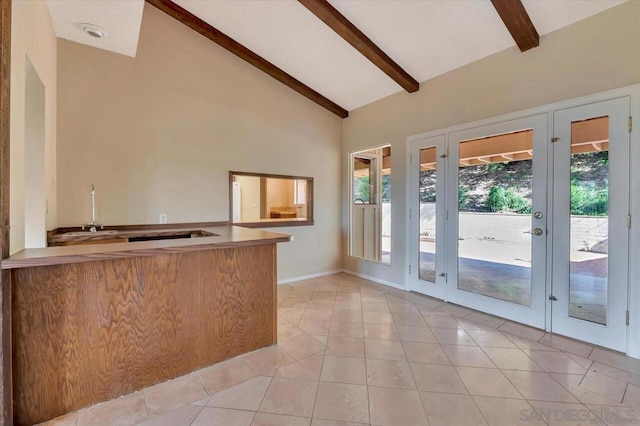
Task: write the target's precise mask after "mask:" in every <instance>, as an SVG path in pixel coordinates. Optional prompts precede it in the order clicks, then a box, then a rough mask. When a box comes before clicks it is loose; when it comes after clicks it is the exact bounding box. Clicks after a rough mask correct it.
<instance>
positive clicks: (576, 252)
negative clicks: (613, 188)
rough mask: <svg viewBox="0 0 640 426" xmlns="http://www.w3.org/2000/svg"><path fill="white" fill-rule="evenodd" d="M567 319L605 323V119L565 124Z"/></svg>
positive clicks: (606, 214) (606, 118)
mask: <svg viewBox="0 0 640 426" xmlns="http://www.w3.org/2000/svg"><path fill="white" fill-rule="evenodd" d="M570 185H571V188H570V194H571V234H570V238H571V239H570V249H569V250H570V255H569V262H570V271H571V272H570V276H569V315H570V316H572V317H574V318H579V319H583V320H587V321H592V322H596V323H600V324H606V322H607V257H608V251H609V250H608V242H609V241H608V237H609V233H608V231H609V221H608V213H609V117H598V118H594V119H590V120H584V121H574V122H572V123H571V183H570Z"/></svg>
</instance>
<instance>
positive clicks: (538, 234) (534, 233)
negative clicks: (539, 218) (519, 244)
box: [533, 228, 544, 237]
mask: <svg viewBox="0 0 640 426" xmlns="http://www.w3.org/2000/svg"><path fill="white" fill-rule="evenodd" d="M542 234H544V231H543V230H542V229H540V228H535V229H534V230H533V235H535V236H537V237H539V236H540V235H542Z"/></svg>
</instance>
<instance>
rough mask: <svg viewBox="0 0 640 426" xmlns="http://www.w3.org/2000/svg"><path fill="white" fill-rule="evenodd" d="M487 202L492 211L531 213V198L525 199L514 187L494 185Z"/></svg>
mask: <svg viewBox="0 0 640 426" xmlns="http://www.w3.org/2000/svg"><path fill="white" fill-rule="evenodd" d="M485 204H486V206H487V207H489V208H490V209H491V211H492V212H505V211H509V212H515V213H522V214H529V213H531V200H527V199H525V198H524V197H523V196H522V195H520V194H518V193H517V192H516V190H515V189H514V188H507V189H505V188H503V187H502V186H494V187H492V188H491V189H490V190H489V195H488V196H487V200H486V201H485Z"/></svg>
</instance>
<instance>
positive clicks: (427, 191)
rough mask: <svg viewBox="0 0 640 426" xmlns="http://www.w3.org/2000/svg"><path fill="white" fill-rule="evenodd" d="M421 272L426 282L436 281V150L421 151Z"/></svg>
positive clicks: (421, 276)
mask: <svg viewBox="0 0 640 426" xmlns="http://www.w3.org/2000/svg"><path fill="white" fill-rule="evenodd" d="M419 180H420V182H419V185H418V187H419V190H420V197H419V200H420V272H419V274H418V276H419V278H420V279H421V280H424V281H430V282H435V281H436V148H435V147H431V148H424V149H421V150H420V175H419Z"/></svg>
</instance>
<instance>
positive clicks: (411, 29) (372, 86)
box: [48, 0, 626, 110]
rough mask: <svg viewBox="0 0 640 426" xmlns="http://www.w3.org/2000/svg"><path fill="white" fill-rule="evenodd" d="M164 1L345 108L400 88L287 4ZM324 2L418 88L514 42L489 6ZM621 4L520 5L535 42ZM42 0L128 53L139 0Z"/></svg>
mask: <svg viewBox="0 0 640 426" xmlns="http://www.w3.org/2000/svg"><path fill="white" fill-rule="evenodd" d="M174 1H175V2H176V3H177V4H179V5H180V6H182V7H183V8H185V9H187V10H188V11H190V12H191V13H193V14H195V15H197V16H198V17H200V18H201V19H203V20H204V21H206V22H208V23H209V24H211V25H212V26H214V27H216V28H217V29H219V30H220V31H222V32H223V33H225V34H227V35H228V36H230V37H231V38H233V39H235V40H236V41H238V42H239V43H241V44H243V45H244V46H246V47H247V48H249V49H251V50H253V51H254V52H255V53H257V54H258V55H260V56H262V57H264V58H265V59H267V60H268V61H270V62H272V63H273V64H274V65H276V66H277V67H279V68H281V69H283V70H284V71H286V72H287V73H289V74H291V75H292V76H293V77H295V78H296V79H298V80H300V81H301V82H303V83H304V84H306V85H308V86H310V87H311V88H312V89H314V90H316V91H318V92H319V93H321V94H322V95H324V96H325V97H327V98H329V99H331V100H332V101H334V102H336V103H337V104H338V105H340V106H342V107H343V108H346V109H347V110H353V109H355V108H358V107H360V106H362V105H366V104H368V103H370V102H373V101H376V100H378V99H380V98H383V97H385V96H388V95H391V94H393V93H396V92H399V91H401V90H402V88H401V87H400V86H398V85H397V84H396V83H395V82H394V81H393V80H391V79H390V78H389V77H388V76H386V75H385V74H384V73H383V72H382V71H380V70H379V69H378V68H377V67H376V66H375V65H373V64H372V63H371V62H369V61H368V60H367V59H366V58H365V57H364V56H362V55H361V54H360V53H359V52H358V51H356V50H355V49H354V48H353V47H351V46H350V45H349V44H348V43H347V42H345V41H344V40H343V39H342V38H340V37H339V36H338V35H337V34H336V33H334V32H333V30H331V29H330V28H329V27H327V26H326V25H325V24H324V23H323V22H322V21H320V20H319V19H318V18H316V17H315V16H314V15H313V14H312V13H311V12H309V11H308V10H307V9H306V8H304V7H303V6H302V5H301V4H299V3H298V2H297V1H295V0H269V1H265V0H208V1H204V0H174ZM329 1H330V2H331V4H332V5H333V6H334V7H335V8H336V9H338V11H340V12H341V13H342V14H343V15H345V16H346V17H347V19H349V20H350V21H351V22H353V23H354V24H355V25H356V26H357V27H358V28H359V29H360V30H362V31H363V32H364V33H365V34H366V35H367V36H368V37H369V38H370V39H371V40H372V41H373V42H374V43H376V44H377V45H378V46H379V47H380V48H381V49H382V50H383V51H384V52H385V53H387V54H388V55H389V56H390V57H391V58H392V59H394V60H395V61H396V62H397V63H398V64H399V65H400V66H401V67H402V68H404V69H405V70H406V71H407V72H408V73H409V74H410V75H411V76H412V77H413V78H415V79H416V80H418V81H420V82H422V81H425V80H428V79H430V78H433V77H435V76H437V75H440V74H443V73H445V72H447V71H450V70H453V69H455V68H458V67H460V66H463V65H465V64H468V63H470V62H473V61H476V60H478V59H481V58H484V57H486V56H489V55H491V54H493V53H496V52H499V51H501V50H504V49H506V48H509V47H512V46H514V45H515V43H514V41H513V39H512V38H511V35H510V34H509V33H508V31H507V29H506V28H505V26H504V24H503V23H502V21H501V20H500V18H499V16H498V15H497V13H496V11H495V9H494V8H493V6H492V4H491V2H490V1H489V0H329ZM625 1H626V0H523V4H524V6H525V8H526V9H527V12H528V13H529V16H530V17H531V20H532V21H533V23H534V25H535V26H536V29H537V30H538V32H539V33H540V35H541V36H542V35H545V34H548V33H550V32H551V31H554V30H557V29H559V28H562V27H564V26H567V25H570V24H572V23H574V22H576V21H579V20H582V19H584V18H587V17H589V16H591V15H595V14H596V13H599V12H602V11H603V10H605V9H608V8H610V7H613V6H616V5H618V4H620V3H624V2H625ZM48 3H49V7H50V10H51V14H52V17H53V19H54V26H55V28H56V33H57V35H58V36H59V37H63V38H68V39H71V40H74V41H78V42H84V43H86V44H91V45H94V46H96V47H103V48H106V49H109V50H114V51H117V52H119V53H125V54H129V55H133V54H135V44H137V39H138V30H139V29H136V30H135V31H133V30H132V28H131V27H132V26H133V25H134V23H135V22H138V26H139V17H140V15H141V8H142V3H143V2H142V0H82V1H78V0H48ZM91 9H93V11H91ZM91 19H94V21H92V20H91ZM108 19H114V20H113V21H108ZM56 20H58V21H64V22H58V23H56ZM87 21H88V22H91V23H95V24H98V25H100V26H102V27H103V28H105V29H106V30H107V31H109V33H110V36H109V38H107V39H103V40H97V39H92V38H91V37H89V36H87V35H86V34H82V33H81V34H77V33H78V32H79V31H80V30H77V27H75V30H74V29H73V28H74V27H73V25H74V23H78V22H87ZM59 28H60V29H59ZM121 32H122V33H123V34H120V33H121ZM125 33H126V34H125ZM125 35H126V37H125ZM80 36H83V37H82V40H81V39H80ZM121 36H122V37H125V38H126V40H122V37H121ZM111 38H113V40H109V39H111ZM116 38H117V43H116ZM87 39H88V40H87ZM111 41H113V42H114V47H112V46H111V44H108V43H110V42H111ZM103 42H104V43H103ZM98 43H103V45H97V44H98ZM541 44H542V46H543V45H544V40H542V41H541ZM132 46H133V48H132ZM131 52H133V54H132V53H131ZM526 54H527V53H523V55H526Z"/></svg>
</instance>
